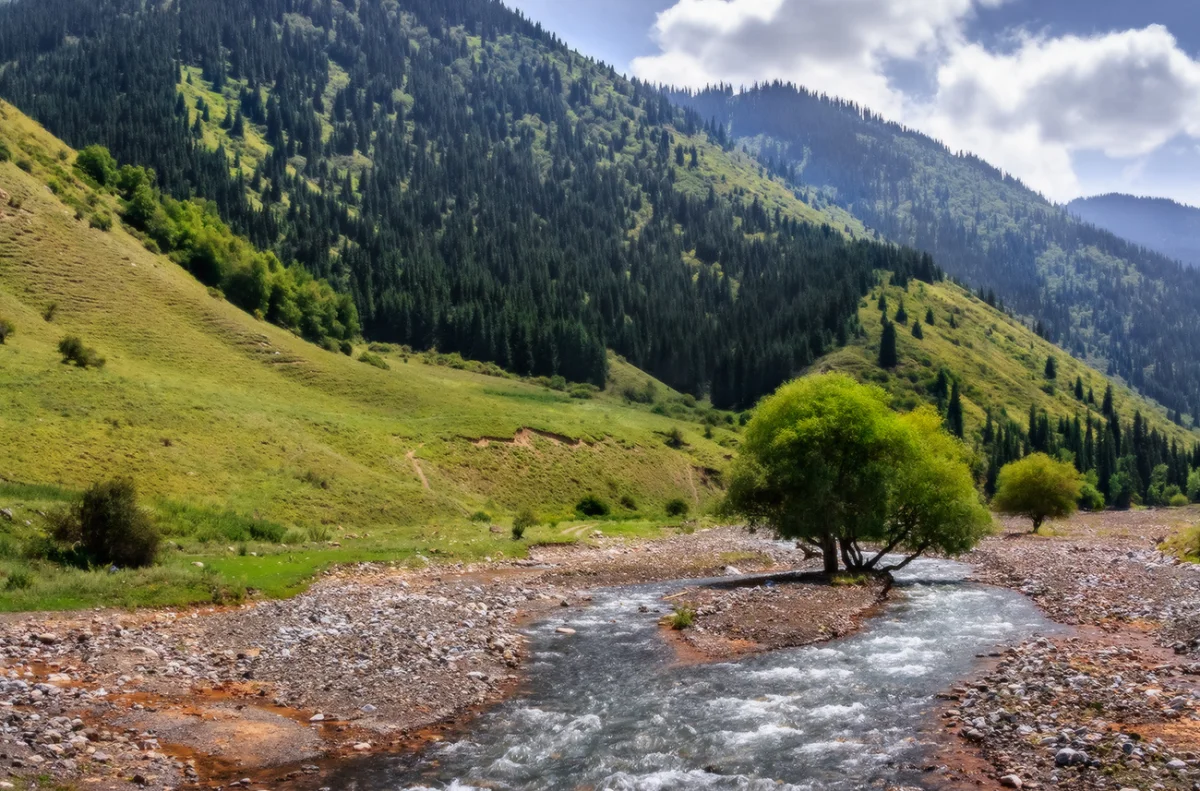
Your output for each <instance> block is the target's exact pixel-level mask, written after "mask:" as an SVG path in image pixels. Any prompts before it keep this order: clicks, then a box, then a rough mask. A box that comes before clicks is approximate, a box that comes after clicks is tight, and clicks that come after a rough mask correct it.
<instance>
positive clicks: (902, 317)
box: [896, 297, 908, 327]
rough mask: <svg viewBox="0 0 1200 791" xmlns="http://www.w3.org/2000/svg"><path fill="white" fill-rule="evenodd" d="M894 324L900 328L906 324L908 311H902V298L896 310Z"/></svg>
mask: <svg viewBox="0 0 1200 791" xmlns="http://www.w3.org/2000/svg"><path fill="white" fill-rule="evenodd" d="M896 323H897V324H899V325H900V326H901V327H903V326H904V325H905V324H908V311H906V310H905V309H904V297H900V307H898V308H896Z"/></svg>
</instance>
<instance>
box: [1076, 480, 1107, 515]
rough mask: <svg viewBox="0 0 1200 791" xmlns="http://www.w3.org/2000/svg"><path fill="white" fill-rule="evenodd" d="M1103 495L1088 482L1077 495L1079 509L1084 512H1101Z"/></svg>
mask: <svg viewBox="0 0 1200 791" xmlns="http://www.w3.org/2000/svg"><path fill="white" fill-rule="evenodd" d="M1104 505H1105V503H1104V495H1103V494H1101V493H1100V490H1099V489H1097V488H1096V487H1095V485H1093V484H1092V483H1091V482H1090V481H1089V482H1085V483H1084V484H1083V488H1082V489H1081V490H1080V493H1079V507H1080V508H1082V509H1083V510H1084V511H1103V510H1104Z"/></svg>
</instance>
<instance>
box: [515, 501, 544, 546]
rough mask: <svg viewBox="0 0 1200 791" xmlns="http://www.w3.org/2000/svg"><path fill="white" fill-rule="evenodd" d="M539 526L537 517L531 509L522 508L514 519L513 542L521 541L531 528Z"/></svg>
mask: <svg viewBox="0 0 1200 791" xmlns="http://www.w3.org/2000/svg"><path fill="white" fill-rule="evenodd" d="M538 524H539V522H538V518H537V515H536V514H535V513H534V512H533V510H532V509H531V508H529V507H525V508H522V509H521V510H520V511H517V515H516V516H514V517H513V524H512V537H513V541H520V540H521V538H522V537H523V536H524V535H525V531H526V530H528V529H529V528H531V527H536V526H537V525H538Z"/></svg>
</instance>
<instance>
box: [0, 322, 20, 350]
mask: <svg viewBox="0 0 1200 791" xmlns="http://www.w3.org/2000/svg"><path fill="white" fill-rule="evenodd" d="M16 331H17V328H16V326H15V325H14V324H13V323H12V322H11V321H9V320H8V319H6V318H4V317H3V316H0V345H3V344H4V342H5V341H7V340H8V336H9V335H12V334H13V333H14V332H16Z"/></svg>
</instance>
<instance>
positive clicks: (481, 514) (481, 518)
mask: <svg viewBox="0 0 1200 791" xmlns="http://www.w3.org/2000/svg"><path fill="white" fill-rule="evenodd" d="M471 521H472V522H490V521H492V515H491V514H489V513H488V512H487V511H476V512H475V513H473V514H471Z"/></svg>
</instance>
